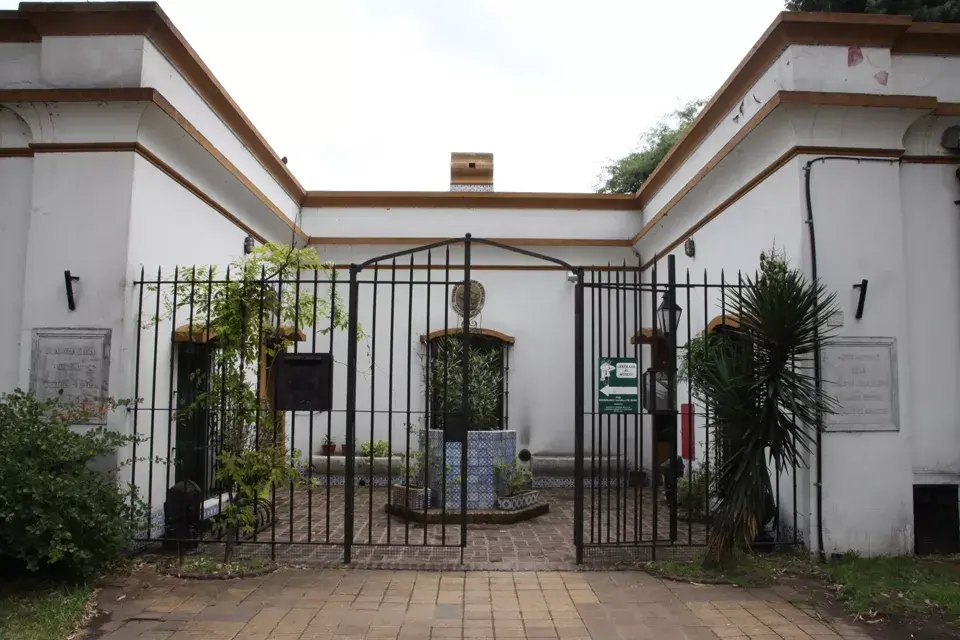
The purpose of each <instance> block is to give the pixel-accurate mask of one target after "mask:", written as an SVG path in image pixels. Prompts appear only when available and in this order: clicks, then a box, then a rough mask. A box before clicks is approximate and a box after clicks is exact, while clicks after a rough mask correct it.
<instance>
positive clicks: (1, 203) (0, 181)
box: [0, 112, 33, 393]
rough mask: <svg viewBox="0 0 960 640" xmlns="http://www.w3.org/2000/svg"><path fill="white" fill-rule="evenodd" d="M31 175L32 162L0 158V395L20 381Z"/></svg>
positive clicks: (29, 159)
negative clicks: (0, 302) (0, 194)
mask: <svg viewBox="0 0 960 640" xmlns="http://www.w3.org/2000/svg"><path fill="white" fill-rule="evenodd" d="M0 115H2V112H0ZM32 174H33V158H0V193H2V194H3V197H2V198H0V300H3V301H4V302H3V305H0V393H3V392H6V391H9V390H11V389H13V388H14V387H16V386H17V384H18V383H19V378H20V340H21V335H20V322H21V314H22V313H23V284H24V282H23V281H24V272H25V267H26V260H27V232H28V229H29V227H30V202H31V195H32V189H31V183H32V182H33V179H32Z"/></svg>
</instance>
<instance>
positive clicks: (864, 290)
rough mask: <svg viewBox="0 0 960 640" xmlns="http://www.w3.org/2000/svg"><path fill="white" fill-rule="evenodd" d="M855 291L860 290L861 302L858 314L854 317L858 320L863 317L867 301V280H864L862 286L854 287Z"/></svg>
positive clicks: (859, 302)
mask: <svg viewBox="0 0 960 640" xmlns="http://www.w3.org/2000/svg"><path fill="white" fill-rule="evenodd" d="M853 288H854V289H860V300H858V301H857V313H856V315H855V316H854V317H855V318H856V319H857V320H859V319H860V318H862V317H863V303H864V302H866V300H867V279H866V278H864V279H863V280H861V281H860V284H855V285H853Z"/></svg>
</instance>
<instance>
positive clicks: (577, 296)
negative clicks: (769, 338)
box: [573, 267, 592, 564]
mask: <svg viewBox="0 0 960 640" xmlns="http://www.w3.org/2000/svg"><path fill="white" fill-rule="evenodd" d="M573 309H574V311H573V317H574V321H573V332H574V347H573V348H574V356H573V362H574V364H573V367H574V372H573V373H574V375H573V380H574V383H573V385H574V393H575V395H574V401H573V414H574V422H573V428H574V447H575V449H574V460H573V475H574V483H573V486H574V493H573V543H574V546H575V547H576V556H577V564H583V494H584V492H583V457H584V446H583V438H584V433H583V385H584V371H583V366H584V362H583V349H584V344H583V267H580V268H578V269H577V287H576V291H575V292H574V301H573ZM591 366H592V363H591Z"/></svg>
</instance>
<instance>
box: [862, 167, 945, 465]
mask: <svg viewBox="0 0 960 640" xmlns="http://www.w3.org/2000/svg"><path fill="white" fill-rule="evenodd" d="M955 172H956V166H951V165H907V166H904V167H902V168H901V169H900V195H901V201H902V206H903V211H904V212H905V214H906V215H905V221H904V225H903V245H904V259H905V269H906V274H905V275H906V288H907V299H906V304H905V308H906V310H907V317H908V322H909V327H908V332H907V340H908V343H909V345H910V349H911V352H912V354H913V355H912V361H913V362H915V363H917V364H916V366H914V367H912V369H911V375H910V378H909V380H905V381H904V383H908V385H909V392H910V394H911V396H912V398H913V408H914V412H913V420H912V421H911V422H912V424H911V425H910V426H911V427H912V428H913V430H914V435H913V437H912V438H911V440H912V447H911V460H910V461H911V464H912V466H913V473H914V482H915V483H916V484H935V483H940V482H948V483H952V484H956V483H957V482H958V481H960V428H958V420H960V418H958V416H960V397H958V394H957V393H956V382H957V380H960V335H958V332H957V326H958V323H960V290H958V288H957V287H956V286H953V285H954V283H955V282H956V278H957V274H958V273H960V208H958V207H957V205H956V204H954V201H955V200H958V199H960V181H958V180H957V178H956V175H955ZM870 286H871V287H872V286H873V281H872V280H871V282H870ZM870 292H871V294H872V293H873V292H872V289H871V290H870ZM871 302H872V300H871ZM871 312H872V309H871ZM904 383H901V385H903V384H904Z"/></svg>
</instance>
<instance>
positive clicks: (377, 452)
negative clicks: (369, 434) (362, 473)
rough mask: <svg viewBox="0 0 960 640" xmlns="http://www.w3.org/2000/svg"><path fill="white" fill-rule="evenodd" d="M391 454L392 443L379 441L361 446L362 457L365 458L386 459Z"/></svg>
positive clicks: (364, 443)
mask: <svg viewBox="0 0 960 640" xmlns="http://www.w3.org/2000/svg"><path fill="white" fill-rule="evenodd" d="M389 454H390V443H389V442H387V441H386V440H377V442H376V443H373V442H363V443H361V444H360V455H361V456H363V457H364V458H369V457H370V456H373V457H374V458H385V457H387V456H388V455H389Z"/></svg>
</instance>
